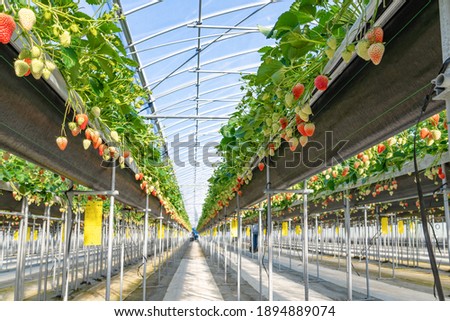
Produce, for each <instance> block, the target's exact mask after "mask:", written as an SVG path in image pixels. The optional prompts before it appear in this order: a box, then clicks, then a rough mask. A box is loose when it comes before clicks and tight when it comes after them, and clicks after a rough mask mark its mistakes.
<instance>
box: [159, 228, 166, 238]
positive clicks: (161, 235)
mask: <svg viewBox="0 0 450 321" xmlns="http://www.w3.org/2000/svg"><path fill="white" fill-rule="evenodd" d="M161 227H162V228H161ZM164 230H165V228H164V225H162V226H159V225H158V240H160V239H163V238H164Z"/></svg>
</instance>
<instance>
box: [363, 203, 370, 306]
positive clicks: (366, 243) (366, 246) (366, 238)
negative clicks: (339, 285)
mask: <svg viewBox="0 0 450 321" xmlns="http://www.w3.org/2000/svg"><path fill="white" fill-rule="evenodd" d="M364 249H365V252H366V253H365V256H366V289H367V298H366V299H370V286H369V277H370V275H369V229H368V227H367V207H364Z"/></svg>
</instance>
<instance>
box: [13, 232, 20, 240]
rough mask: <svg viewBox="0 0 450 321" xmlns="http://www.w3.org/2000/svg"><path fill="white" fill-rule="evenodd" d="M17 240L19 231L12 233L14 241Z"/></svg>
mask: <svg viewBox="0 0 450 321" xmlns="http://www.w3.org/2000/svg"><path fill="white" fill-rule="evenodd" d="M18 240H19V231H18V230H17V231H15V232H14V241H18Z"/></svg>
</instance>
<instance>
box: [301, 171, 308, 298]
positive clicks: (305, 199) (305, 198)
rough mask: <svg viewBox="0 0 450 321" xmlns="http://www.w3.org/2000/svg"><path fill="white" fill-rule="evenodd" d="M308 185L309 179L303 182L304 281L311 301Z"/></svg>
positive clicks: (306, 292) (306, 294) (306, 293)
mask: <svg viewBox="0 0 450 321" xmlns="http://www.w3.org/2000/svg"><path fill="white" fill-rule="evenodd" d="M307 187H308V184H307V181H306V180H305V181H304V183H303V190H304V193H303V233H302V236H303V249H302V250H303V283H304V287H305V301H309V274H308V254H309V245H308V194H307V193H306V188H307Z"/></svg>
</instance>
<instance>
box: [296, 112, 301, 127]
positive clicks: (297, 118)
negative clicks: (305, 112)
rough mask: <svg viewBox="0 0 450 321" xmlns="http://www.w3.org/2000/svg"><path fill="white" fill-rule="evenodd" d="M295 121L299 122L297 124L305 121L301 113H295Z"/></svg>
mask: <svg viewBox="0 0 450 321" xmlns="http://www.w3.org/2000/svg"><path fill="white" fill-rule="evenodd" d="M295 122H296V123H297V125H300V124H301V123H303V119H302V118H301V117H300V115H299V114H295Z"/></svg>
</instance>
